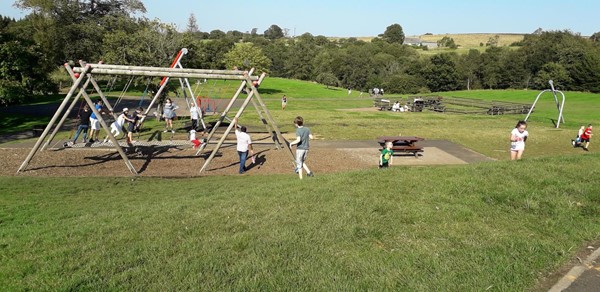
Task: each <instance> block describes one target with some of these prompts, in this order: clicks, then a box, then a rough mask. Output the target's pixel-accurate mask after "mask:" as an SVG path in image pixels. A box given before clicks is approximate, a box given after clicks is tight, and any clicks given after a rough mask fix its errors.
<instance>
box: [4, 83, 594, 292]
mask: <svg viewBox="0 0 600 292" xmlns="http://www.w3.org/2000/svg"><path fill="white" fill-rule="evenodd" d="M219 83H220V84H221V85H222V86H223V88H222V90H221V94H222V95H223V97H225V96H226V95H225V92H226V91H228V90H231V88H234V87H235V86H234V85H233V84H231V85H230V84H226V83H225V82H219ZM211 86H212V85H211ZM218 86H219V84H217V85H215V87H212V91H213V92H215V93H216V92H217V90H218V89H219V87H218ZM260 90H261V92H262V93H263V97H265V99H266V102H267V106H268V107H269V109H270V110H271V113H272V115H273V116H274V118H275V120H276V121H277V123H278V124H279V125H280V127H281V128H282V130H283V131H292V130H293V128H292V125H291V122H290V121H292V120H293V118H294V117H295V116H297V115H302V116H304V117H305V118H306V120H307V123H308V124H307V125H308V126H310V127H311V129H312V131H313V133H315V134H318V135H319V136H321V137H324V138H325V139H330V140H340V139H363V140H374V139H375V138H376V137H377V136H381V135H397V134H398V133H399V132H401V133H402V134H406V135H419V136H423V137H426V138H427V139H448V140H451V141H454V142H456V143H458V144H461V145H465V146H466V147H468V148H471V149H473V150H475V151H477V152H480V153H484V154H486V155H488V156H490V157H493V158H497V159H498V160H506V158H507V151H506V149H507V148H508V143H507V139H508V133H509V131H510V130H511V129H512V127H514V125H515V123H516V121H517V120H518V119H521V118H523V115H516V116H515V115H506V116H488V115H481V116H470V115H457V114H440V113H434V112H422V113H403V114H399V113H392V112H378V111H350V110H341V109H352V108H368V107H371V106H372V101H371V99H370V98H366V97H364V96H363V97H360V98H359V97H358V96H357V95H358V94H359V93H356V92H353V93H352V95H351V97H350V98H348V97H347V91H346V90H344V89H339V88H337V89H327V88H326V87H325V86H322V85H319V84H314V83H310V82H302V81H298V80H287V79H280V78H267V79H266V80H265V83H264V84H263V85H262V86H261V89H260ZM205 92H207V93H209V92H211V88H208V87H207V88H205ZM282 94H287V95H288V96H289V97H290V98H289V99H288V101H289V104H288V108H287V109H286V110H285V111H281V110H280V109H279V98H280V97H281V95H282ZM441 94H442V95H451V96H460V97H472V98H481V99H487V100H509V101H517V102H533V99H534V98H535V96H536V95H537V92H536V91H524V90H514V91H513V90H510V91H509V90H507V91H502V90H480V91H462V92H450V93H441ZM566 95H567V104H566V106H565V119H566V120H567V125H565V126H561V129H555V128H554V127H553V125H552V122H551V119H552V118H556V115H557V114H556V108H555V105H554V103H553V102H554V100H553V98H552V97H551V96H546V97H545V98H544V99H543V100H541V101H540V104H539V106H538V107H537V108H536V111H535V114H534V116H533V117H532V119H531V121H530V125H529V131H530V136H531V137H530V139H529V140H528V142H527V150H526V152H525V159H524V160H522V161H518V162H510V161H496V162H493V163H482V164H476V165H461V166H437V167H396V166H394V167H392V168H390V169H388V170H385V171H380V170H378V169H367V170H362V171H355V172H348V173H336V174H323V175H317V176H316V177H315V178H313V179H305V180H302V181H299V180H298V179H297V177H296V176H295V175H293V174H292V173H290V174H289V175H286V174H282V175H270V176H252V175H249V176H230V177H218V176H214V177H210V178H208V177H203V178H185V179H158V178H140V179H133V180H132V179H131V178H129V177H127V178H120V177H117V178H95V177H90V178H60V177H58V178H57V177H53V178H44V177H25V176H21V177H0V259H2V262H3V264H2V265H0V287H3V288H5V289H6V290H8V291H13V290H198V288H200V289H199V290H210V291H212V290H281V289H289V290H402V291H442V290H443V291H466V290H469V291H470V290H480V291H483V290H489V291H523V290H532V289H535V288H537V285H539V281H540V279H542V278H544V277H546V276H548V275H551V274H552V273H554V272H556V271H557V270H559V268H560V267H561V266H562V265H563V264H565V263H566V262H567V261H568V260H569V259H570V258H572V257H573V255H574V254H575V253H576V252H577V251H578V250H579V249H580V248H581V247H585V246H586V243H588V242H590V241H594V240H597V239H598V238H600V219H599V218H598V216H597V215H598V213H599V212H600V184H598V183H593V178H595V177H597V176H598V175H599V174H600V171H599V170H600V155H599V154H598V153H597V150H595V149H597V148H595V147H596V146H595V144H594V143H593V142H592V146H591V151H590V152H591V153H586V154H582V153H583V151H576V150H578V149H573V148H572V147H569V141H570V140H569V139H570V138H572V137H573V134H574V133H575V132H576V128H577V127H578V126H579V125H580V124H581V123H587V122H594V121H595V120H596V119H597V113H596V112H595V109H597V108H598V105H599V104H600V95H598V94H589V93H577V92H567V93H566ZM404 97H405V96H404ZM215 98H219V96H217V97H215ZM394 98H400V96H397V95H396V96H395V97H394ZM243 119H244V123H246V122H248V123H249V124H251V123H253V121H254V123H256V124H255V125H257V126H258V125H259V122H258V118H257V116H256V113H253V112H252V111H251V110H250V111H248V112H247V113H246V114H245V115H244V116H243ZM0 121H1V120H0ZM332 155H344V153H332ZM315 171H316V172H317V174H318V170H315ZM542 288H547V287H542ZM540 290H541V289H540ZM546 290H547V289H546Z"/></svg>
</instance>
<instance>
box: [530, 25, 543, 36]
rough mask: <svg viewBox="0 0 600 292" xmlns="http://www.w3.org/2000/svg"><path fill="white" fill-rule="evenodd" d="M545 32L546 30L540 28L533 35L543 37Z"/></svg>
mask: <svg viewBox="0 0 600 292" xmlns="http://www.w3.org/2000/svg"><path fill="white" fill-rule="evenodd" d="M543 32H544V30H543V29H542V28H541V27H538V29H536V30H535V31H534V32H533V33H531V34H532V35H541V34H542V33H543Z"/></svg>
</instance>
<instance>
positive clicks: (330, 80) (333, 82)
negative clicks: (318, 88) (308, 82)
mask: <svg viewBox="0 0 600 292" xmlns="http://www.w3.org/2000/svg"><path fill="white" fill-rule="evenodd" d="M315 81H317V82H319V83H321V84H323V85H325V86H326V87H327V88H329V86H339V85H340V81H339V80H338V79H337V77H336V76H335V75H334V74H333V73H331V72H324V73H321V74H319V75H317V77H316V78H315Z"/></svg>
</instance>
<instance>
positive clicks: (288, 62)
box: [0, 0, 600, 105]
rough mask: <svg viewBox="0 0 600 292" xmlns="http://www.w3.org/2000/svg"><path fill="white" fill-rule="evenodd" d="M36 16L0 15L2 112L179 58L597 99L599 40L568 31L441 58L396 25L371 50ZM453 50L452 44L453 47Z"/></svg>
mask: <svg viewBox="0 0 600 292" xmlns="http://www.w3.org/2000/svg"><path fill="white" fill-rule="evenodd" d="M15 6H17V7H19V8H21V9H23V10H25V11H29V12H30V13H29V14H28V15H26V16H25V17H24V18H22V19H19V20H15V19H11V18H9V17H4V16H0V76H1V77H2V78H1V79H0V105H7V104H12V103H19V102H22V101H23V100H24V99H26V97H27V96H31V95H32V94H46V93H55V92H57V90H58V84H59V83H60V82H61V81H66V82H68V81H69V78H68V76H67V75H66V73H64V72H63V71H61V68H62V64H64V63H65V62H73V61H75V60H87V61H89V62H96V61H99V60H102V61H104V62H105V63H111V64H122V65H142V66H162V67H164V66H166V65H167V64H169V63H170V61H171V60H172V58H173V57H174V55H175V54H176V53H177V52H178V51H179V49H181V48H183V47H185V48H188V50H189V54H188V55H187V56H186V57H185V58H184V60H183V61H182V63H183V65H184V66H185V67H188V68H210V69H231V68H233V67H237V68H239V69H249V68H252V67H255V68H257V71H258V72H267V73H268V74H269V75H270V76H276V77H284V78H294V79H301V80H310V81H316V82H319V83H322V84H324V85H327V86H340V87H344V88H352V89H355V90H363V91H365V90H367V89H368V88H373V87H378V88H384V89H385V91H386V93H402V94H416V93H428V92H438V91H453V90H464V89H507V88H514V89H524V88H531V89H545V88H547V87H548V86H547V82H548V80H550V79H552V80H553V81H554V84H555V86H556V87H557V88H559V89H561V90H577V91H591V92H600V33H595V34H594V35H592V36H591V37H589V38H586V37H582V36H581V35H579V34H576V33H573V32H570V31H568V30H565V31H541V30H538V31H536V32H535V33H532V34H530V35H526V36H525V38H524V39H523V40H522V41H520V42H518V43H515V44H513V46H511V47H499V46H497V45H495V44H493V43H492V44H491V45H489V46H487V47H486V48H485V50H484V51H480V50H476V49H472V50H470V51H468V52H467V53H461V54H459V53H456V52H454V51H453V50H444V51H443V52H442V53H439V54H434V55H424V54H421V53H419V49H421V48H419V47H413V46H408V45H404V44H403V42H404V32H403V30H402V26H401V25H399V24H392V25H390V26H388V27H387V28H386V29H385V30H384V32H383V33H382V34H380V35H378V36H377V37H375V38H373V39H372V40H371V41H362V40H358V39H356V38H342V39H331V38H327V37H325V36H314V35H312V34H310V33H304V34H302V35H300V36H289V31H288V30H286V29H282V28H280V27H279V26H277V25H275V24H274V25H271V26H270V27H269V28H268V29H267V30H265V31H264V32H263V33H262V34H261V33H260V32H258V30H257V29H256V28H253V29H251V30H250V31H249V32H240V31H235V30H234V31H227V32H224V31H221V30H212V31H210V32H203V31H201V30H200V29H199V28H198V24H197V23H196V18H195V16H194V15H193V14H192V15H190V17H189V19H188V24H187V27H186V28H185V30H184V31H178V30H177V28H176V27H174V26H173V25H172V24H167V23H162V22H160V21H159V20H156V19H154V20H151V19H148V18H146V17H144V16H143V15H144V13H145V12H146V9H145V7H144V4H143V2H142V1H141V0H80V1H70V0H18V1H15ZM444 43H450V44H452V46H447V47H450V48H455V47H457V45H458V46H459V45H460V44H454V43H453V40H450V39H447V40H445V41H444Z"/></svg>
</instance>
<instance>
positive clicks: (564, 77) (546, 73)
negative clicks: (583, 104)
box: [533, 62, 571, 89]
mask: <svg viewBox="0 0 600 292" xmlns="http://www.w3.org/2000/svg"><path fill="white" fill-rule="evenodd" d="M549 80H552V81H553V82H554V86H555V87H556V88H558V89H564V85H565V84H566V83H568V82H570V80H571V77H570V76H569V72H567V70H566V69H565V68H564V67H563V66H562V65H561V64H558V63H553V62H550V63H547V64H546V65H544V66H543V67H542V70H540V71H539V72H538V74H537V75H536V76H535V77H534V78H533V82H534V85H535V87H536V88H537V89H545V88H548V87H549V86H550V85H548V81H549Z"/></svg>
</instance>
